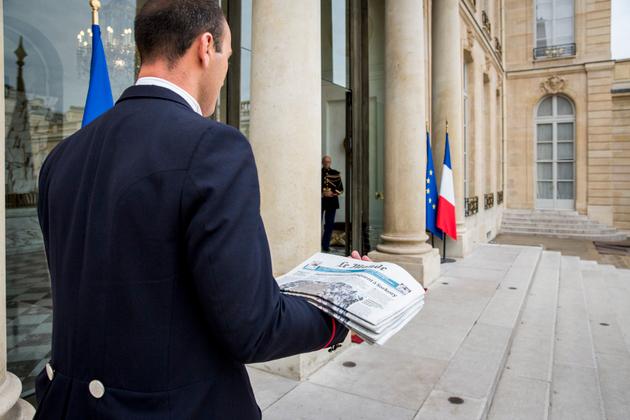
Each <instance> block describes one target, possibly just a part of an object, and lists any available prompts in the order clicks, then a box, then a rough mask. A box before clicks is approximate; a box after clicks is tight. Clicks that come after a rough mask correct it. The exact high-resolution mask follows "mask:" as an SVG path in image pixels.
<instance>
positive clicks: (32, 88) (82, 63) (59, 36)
mask: <svg viewBox="0 0 630 420" xmlns="http://www.w3.org/2000/svg"><path fill="white" fill-rule="evenodd" d="M103 3H104V7H103V8H102V9H101V12H100V21H101V30H102V35H101V36H102V40H103V44H104V46H105V51H106V55H107V65H108V71H109V77H110V82H111V85H112V93H113V96H114V99H117V98H118V97H119V96H120V94H121V92H122V91H123V90H124V89H125V88H126V87H128V86H129V85H131V84H133V82H134V78H135V70H136V66H137V63H136V60H135V55H136V54H135V44H134V36H133V29H132V28H133V20H134V17H135V14H136V10H137V8H139V7H141V6H142V4H143V3H144V1H143V0H109V1H107V2H103ZM2 15H3V21H4V76H5V79H4V104H5V112H6V131H5V136H6V137H5V156H6V158H5V180H6V181H5V182H6V184H5V186H6V195H5V200H6V251H7V258H6V316H7V337H6V338H7V369H8V370H9V371H11V372H13V373H15V374H16V375H17V376H18V377H19V378H20V380H21V381H22V383H23V387H22V397H23V398H24V397H29V396H30V395H32V394H33V393H34V387H35V377H36V375H37V374H38V373H39V372H40V371H41V369H42V366H43V365H44V364H45V363H46V361H48V359H49V358H50V343H51V340H52V317H51V314H52V299H51V291H50V280H49V278H48V269H47V264H46V257H45V255H44V245H43V240H42V236H41V231H40V228H39V222H38V220H37V209H36V205H37V183H38V178H39V171H40V169H41V166H42V163H43V161H44V160H45V159H46V156H48V154H49V153H50V151H51V150H52V149H53V148H54V147H55V146H56V145H57V144H58V143H59V142H60V141H61V140H62V139H63V138H65V137H68V136H70V135H71V134H73V133H74V132H76V131H77V130H79V128H80V127H81V120H82V117H83V109H84V106H85V98H86V95H87V90H88V81H89V73H90V61H91V56H92V49H91V41H92V36H91V29H90V27H91V11H90V6H89V4H88V2H87V1H80V2H78V1H76V0H58V1H55V2H54V3H53V2H49V1H44V0H32V1H5V2H4V10H3V13H2Z"/></svg>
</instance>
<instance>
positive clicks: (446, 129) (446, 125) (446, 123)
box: [446, 120, 448, 133]
mask: <svg viewBox="0 0 630 420" xmlns="http://www.w3.org/2000/svg"><path fill="white" fill-rule="evenodd" d="M446 132H447V133H448V120H446Z"/></svg>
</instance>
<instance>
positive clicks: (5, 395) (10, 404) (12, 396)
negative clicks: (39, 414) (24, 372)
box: [0, 372, 35, 420]
mask: <svg viewBox="0 0 630 420" xmlns="http://www.w3.org/2000/svg"><path fill="white" fill-rule="evenodd" d="M21 392H22V383H21V382H20V379H19V378H18V377H17V376H15V375H14V374H12V373H11V372H6V373H5V378H4V382H3V383H2V384H0V419H7V420H8V419H11V420H31V419H32V418H33V416H34V415H35V409H34V408H33V406H32V405H30V404H29V403H28V402H26V401H24V400H22V399H20V393H21Z"/></svg>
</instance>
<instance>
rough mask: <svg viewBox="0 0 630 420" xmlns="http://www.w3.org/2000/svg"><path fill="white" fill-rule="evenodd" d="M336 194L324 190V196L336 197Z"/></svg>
mask: <svg viewBox="0 0 630 420" xmlns="http://www.w3.org/2000/svg"><path fill="white" fill-rule="evenodd" d="M334 196H335V194H333V192H332V191H324V197H334Z"/></svg>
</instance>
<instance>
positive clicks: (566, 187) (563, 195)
mask: <svg viewBox="0 0 630 420" xmlns="http://www.w3.org/2000/svg"><path fill="white" fill-rule="evenodd" d="M558 199H562V200H573V182H571V181H569V182H558Z"/></svg>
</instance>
